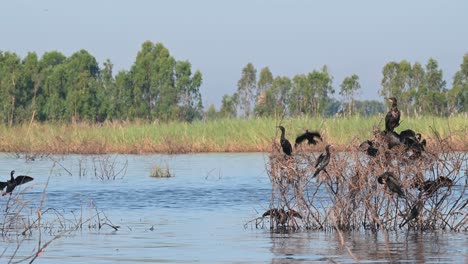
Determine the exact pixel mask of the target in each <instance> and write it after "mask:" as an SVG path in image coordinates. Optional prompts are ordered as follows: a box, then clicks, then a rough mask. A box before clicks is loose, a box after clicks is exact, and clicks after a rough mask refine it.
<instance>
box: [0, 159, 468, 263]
mask: <svg viewBox="0 0 468 264" xmlns="http://www.w3.org/2000/svg"><path fill="white" fill-rule="evenodd" d="M103 159H104V160H105V161H104V162H103V161H99V160H103ZM266 160H267V156H266V154H263V153H248V154H246V153H227V154H224V153H223V154H218V153H215V154H211V153H210V154H189V155H109V156H83V155H67V156H48V157H43V158H36V159H35V160H34V161H28V160H26V159H25V158H24V157H21V158H17V157H15V156H14V155H12V154H0V168H1V170H0V173H1V175H2V177H1V178H2V180H7V179H8V177H9V172H10V171H11V170H13V169H14V170H16V175H21V174H23V175H30V176H32V177H34V178H35V179H34V181H33V182H31V183H27V184H25V185H22V186H20V187H18V189H15V191H14V193H15V194H14V195H13V197H16V198H15V199H19V200H20V201H21V202H23V203H24V204H25V209H23V211H22V212H23V213H24V212H28V210H29V211H31V213H30V214H31V215H34V211H35V210H37V208H38V206H39V205H40V201H41V197H42V194H43V190H44V188H46V199H45V203H44V204H43V206H42V208H43V209H45V208H53V209H54V210H55V211H56V212H60V214H62V215H63V216H64V218H63V219H71V218H72V216H73V214H72V213H70V212H71V211H73V212H75V216H76V215H77V214H81V215H84V216H85V217H86V216H87V215H91V214H92V213H93V212H95V210H94V209H93V208H94V207H93V206H92V205H94V206H95V207H96V208H97V209H98V211H102V212H104V213H105V215H106V216H107V218H108V219H109V220H110V221H111V223H112V224H114V225H118V226H120V228H119V230H118V231H114V230H113V229H112V228H111V227H109V226H103V227H102V228H101V229H96V228H88V227H87V226H86V225H84V226H83V228H82V229H79V230H78V231H74V232H71V233H69V234H67V235H66V236H63V237H60V238H58V239H57V240H55V241H53V242H52V243H51V244H50V245H49V246H48V247H47V248H46V249H45V251H44V252H43V253H42V254H41V256H40V257H38V258H37V259H36V261H35V263H115V262H119V263H311V262H325V263H327V262H328V263H355V262H357V261H359V262H364V263H366V262H367V263H375V262H380V263H386V262H391V263H394V262H407V263H415V262H417V263H441V262H442V263H468V252H467V249H468V234H467V233H466V232H458V233H457V232H406V231H401V232H391V233H385V232H379V233H377V234H374V233H371V232H364V231H362V232H352V233H346V234H344V240H345V241H346V247H345V246H342V245H341V243H340V239H339V236H338V234H337V233H336V232H317V231H298V232H288V233H281V232H270V230H269V229H267V228H266V229H257V228H255V227H254V226H252V225H247V226H245V224H246V223H247V222H248V221H250V220H252V219H254V218H256V217H258V216H259V215H261V214H262V213H263V212H264V211H265V210H266V208H267V207H268V205H269V199H270V183H269V179H268V176H267V174H266V171H265V163H266ZM157 164H160V165H163V167H164V166H166V164H167V166H168V167H169V169H170V171H171V173H173V174H175V177H170V178H153V177H150V174H151V170H152V168H153V167H154V166H155V165H157ZM121 170H122V172H120V173H118V172H119V171H121ZM95 174H97V175H98V176H102V175H115V174H117V179H114V180H104V181H103V180H101V179H99V178H98V177H96V175H95ZM47 181H48V186H47V187H45V184H46V182H47ZM17 194H20V195H19V196H15V195H17ZM12 202H13V201H8V196H4V197H2V198H1V201H0V210H2V211H4V210H5V208H6V206H7V203H8V205H10V204H11V203H12ZM16 202H18V200H17V201H16ZM90 208H91V209H90ZM1 221H5V220H4V215H2V219H1ZM53 224H54V228H57V226H58V227H59V226H60V225H61V224H64V225H67V223H57V222H56V223H53ZM68 225H70V223H68ZM46 231H47V230H46V229H44V232H43V233H44V234H43V235H42V237H41V238H40V237H39V236H38V232H37V231H33V233H32V235H31V236H27V237H24V236H21V235H17V234H16V233H14V232H11V233H8V234H7V235H4V236H3V239H2V240H1V242H0V243H1V247H2V249H3V250H2V251H1V252H3V254H1V258H0V262H1V263H7V262H8V261H10V260H12V261H19V260H22V259H24V258H25V257H27V256H30V255H32V254H33V252H34V250H37V245H38V241H39V239H43V241H42V243H44V242H46V241H47V239H48V238H49V239H50V238H51V236H48V235H47V234H46V233H47V232H46ZM18 245H20V246H19V247H18ZM17 247H18V248H19V250H18V251H17V252H16V253H15V250H16V248H17ZM1 252H0V253H1ZM11 256H13V258H11Z"/></svg>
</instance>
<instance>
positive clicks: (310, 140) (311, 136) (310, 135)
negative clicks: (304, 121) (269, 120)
mask: <svg viewBox="0 0 468 264" xmlns="http://www.w3.org/2000/svg"><path fill="white" fill-rule="evenodd" d="M315 138H318V139H320V141H322V136H320V133H319V132H316V131H313V132H309V130H306V131H305V133H304V134H302V135H300V136H298V137H297V138H296V143H295V144H294V147H295V148H296V147H297V145H299V144H301V143H302V142H303V141H304V140H307V144H309V145H310V144H314V145H315V144H317V143H318V141H317V140H315Z"/></svg>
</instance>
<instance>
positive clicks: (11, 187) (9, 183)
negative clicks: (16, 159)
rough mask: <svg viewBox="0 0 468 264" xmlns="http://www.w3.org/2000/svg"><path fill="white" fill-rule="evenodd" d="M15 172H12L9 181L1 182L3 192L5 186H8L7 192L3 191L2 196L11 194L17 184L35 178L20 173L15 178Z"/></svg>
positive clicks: (0, 186) (0, 187) (0, 188)
mask: <svg viewBox="0 0 468 264" xmlns="http://www.w3.org/2000/svg"><path fill="white" fill-rule="evenodd" d="M13 174H15V171H14V170H12V171H11V174H10V177H11V179H10V180H9V181H6V182H0V190H2V192H3V189H4V188H5V186H6V187H7V188H6V192H3V193H2V196H5V195H6V194H7V193H9V194H10V195H11V192H12V191H13V190H14V189H15V188H16V186H18V185H21V184H24V183H27V182H30V181H32V180H34V178H32V177H29V176H25V175H20V176H18V177H16V178H15V177H13Z"/></svg>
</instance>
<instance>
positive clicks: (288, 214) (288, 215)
mask: <svg viewBox="0 0 468 264" xmlns="http://www.w3.org/2000/svg"><path fill="white" fill-rule="evenodd" d="M266 216H270V218H271V219H275V221H276V225H282V226H285V225H286V223H287V221H288V220H289V219H292V218H293V217H296V218H299V219H302V215H301V214H300V213H298V212H297V211H295V210H293V209H291V210H289V211H286V210H284V209H283V208H281V209H277V208H272V209H270V210H267V211H266V212H265V213H263V215H262V218H263V217H266Z"/></svg>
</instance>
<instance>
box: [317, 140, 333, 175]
mask: <svg viewBox="0 0 468 264" xmlns="http://www.w3.org/2000/svg"><path fill="white" fill-rule="evenodd" d="M332 147H333V145H326V146H325V153H320V156H319V157H318V159H317V162H315V168H316V169H317V170H316V171H315V173H314V176H312V178H313V177H316V176H317V175H318V174H319V173H320V172H321V171H325V172H326V173H327V174H328V172H327V170H326V167H327V166H328V163H330V148H332Z"/></svg>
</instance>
